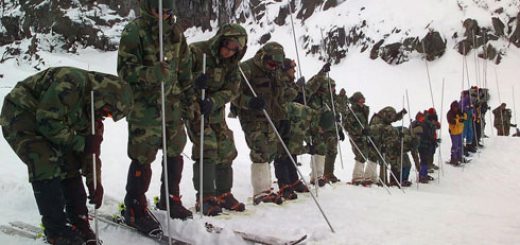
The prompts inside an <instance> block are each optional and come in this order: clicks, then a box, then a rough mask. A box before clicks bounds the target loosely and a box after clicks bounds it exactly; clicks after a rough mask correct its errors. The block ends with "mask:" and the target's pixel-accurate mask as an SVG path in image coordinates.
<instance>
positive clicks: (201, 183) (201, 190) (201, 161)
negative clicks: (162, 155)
mask: <svg viewBox="0 0 520 245" xmlns="http://www.w3.org/2000/svg"><path fill="white" fill-rule="evenodd" d="M202 74H206V53H204V54H203V55H202ZM200 93H201V95H200V103H203V102H204V100H205V99H206V90H205V89H201V91H200ZM201 105H202V104H201ZM204 116H205V115H204V114H202V108H201V111H200V149H199V150H200V152H199V205H200V217H201V218H202V216H204V212H203V210H204V208H203V206H202V203H203V200H204V199H203V198H204V188H203V187H204Z"/></svg>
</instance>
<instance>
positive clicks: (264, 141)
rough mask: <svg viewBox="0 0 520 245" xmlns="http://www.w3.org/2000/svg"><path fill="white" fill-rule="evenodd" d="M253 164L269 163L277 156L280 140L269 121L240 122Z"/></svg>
mask: <svg viewBox="0 0 520 245" xmlns="http://www.w3.org/2000/svg"><path fill="white" fill-rule="evenodd" d="M240 124H241V126H242V130H243V131H244V135H245V138H246V143H247V146H248V147H249V149H250V150H251V152H250V153H249V158H250V159H251V161H252V162H253V163H265V162H267V163H269V162H272V161H273V160H274V158H275V157H276V154H277V148H278V138H277V137H276V134H275V132H274V131H273V129H272V127H271V125H270V124H269V122H267V121H248V122H242V121H240Z"/></svg>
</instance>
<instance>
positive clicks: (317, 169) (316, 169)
mask: <svg viewBox="0 0 520 245" xmlns="http://www.w3.org/2000/svg"><path fill="white" fill-rule="evenodd" d="M311 158H312V160H311V181H310V182H311V184H312V185H314V184H316V180H317V182H318V183H317V184H318V186H319V187H322V186H324V185H325V184H326V183H327V181H326V180H325V178H324V176H323V174H324V171H325V156H323V155H312V156H311Z"/></svg>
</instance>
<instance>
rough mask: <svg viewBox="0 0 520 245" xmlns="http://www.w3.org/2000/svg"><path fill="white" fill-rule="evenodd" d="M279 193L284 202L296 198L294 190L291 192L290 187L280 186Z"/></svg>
mask: <svg viewBox="0 0 520 245" xmlns="http://www.w3.org/2000/svg"><path fill="white" fill-rule="evenodd" d="M279 192H280V195H281V196H282V197H283V199H285V200H294V199H297V198H298V195H297V194H296V193H294V190H293V188H292V186H290V185H284V186H282V188H280V191H279Z"/></svg>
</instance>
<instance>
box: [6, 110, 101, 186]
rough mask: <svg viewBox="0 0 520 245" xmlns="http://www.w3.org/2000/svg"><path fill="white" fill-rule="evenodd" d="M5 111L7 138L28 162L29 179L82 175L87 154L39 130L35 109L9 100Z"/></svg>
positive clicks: (18, 154)
mask: <svg viewBox="0 0 520 245" xmlns="http://www.w3.org/2000/svg"><path fill="white" fill-rule="evenodd" d="M2 115H3V116H4V117H5V118H7V119H8V122H7V123H6V125H4V126H2V133H3V135H4V138H5V140H6V141H7V143H8V144H9V145H10V146H11V148H12V149H13V150H14V152H15V153H16V155H17V156H18V157H19V158H20V159H21V160H22V162H23V163H24V164H25V165H26V166H27V170H28V173H29V182H33V181H40V180H49V179H54V178H60V179H68V178H73V177H77V176H79V175H80V172H79V169H80V168H81V165H82V162H86V161H87V160H86V159H87V157H83V156H82V155H83V154H82V153H79V152H73V151H72V150H68V149H65V147H63V146H57V145H55V144H53V143H51V142H50V141H49V140H48V139H46V138H45V137H44V136H43V135H41V134H40V133H39V132H38V131H37V125H36V117H35V115H34V114H33V113H31V112H27V111H23V110H20V109H17V108H16V107H15V106H14V105H12V104H11V103H9V102H7V101H5V102H4V105H3V107H2ZM88 159H92V158H91V157H90V158H88Z"/></svg>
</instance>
